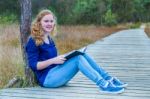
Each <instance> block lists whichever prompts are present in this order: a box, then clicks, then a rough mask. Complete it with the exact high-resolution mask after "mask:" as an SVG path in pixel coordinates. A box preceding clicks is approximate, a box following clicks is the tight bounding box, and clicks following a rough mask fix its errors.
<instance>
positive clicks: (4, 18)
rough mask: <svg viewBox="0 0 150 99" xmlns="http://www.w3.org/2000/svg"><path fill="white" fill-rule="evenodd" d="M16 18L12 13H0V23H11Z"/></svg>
mask: <svg viewBox="0 0 150 99" xmlns="http://www.w3.org/2000/svg"><path fill="white" fill-rule="evenodd" d="M16 20H17V16H16V15H14V14H8V15H7V14H4V15H0V24H3V23H13V22H15V21H16Z"/></svg>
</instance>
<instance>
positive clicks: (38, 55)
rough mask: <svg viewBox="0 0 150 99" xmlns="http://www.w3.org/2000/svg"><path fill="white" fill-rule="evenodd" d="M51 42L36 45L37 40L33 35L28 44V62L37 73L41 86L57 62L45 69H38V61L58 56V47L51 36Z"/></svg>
mask: <svg viewBox="0 0 150 99" xmlns="http://www.w3.org/2000/svg"><path fill="white" fill-rule="evenodd" d="M49 42H50V43H49V44H47V43H45V42H44V43H43V44H42V45H39V46H36V44H35V40H34V39H33V38H32V37H29V39H28V42H27V44H26V52H27V58H28V64H29V66H30V67H31V69H32V70H33V72H34V73H35V75H36V78H37V80H38V82H39V84H40V85H41V86H43V83H44V80H45V77H46V75H47V73H48V71H49V70H50V69H52V68H53V67H55V66H56V64H53V65H49V66H48V67H47V68H45V69H43V70H37V62H39V61H45V60H47V59H50V58H53V57H56V56H57V49H56V46H55V43H54V41H53V40H52V39H50V38H49Z"/></svg>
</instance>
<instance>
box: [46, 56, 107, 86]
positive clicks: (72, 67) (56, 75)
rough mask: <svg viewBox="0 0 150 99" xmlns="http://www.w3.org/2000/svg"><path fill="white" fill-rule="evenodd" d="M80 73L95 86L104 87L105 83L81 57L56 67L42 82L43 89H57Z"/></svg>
mask: <svg viewBox="0 0 150 99" xmlns="http://www.w3.org/2000/svg"><path fill="white" fill-rule="evenodd" d="M79 70H80V71H81V72H82V73H83V74H84V75H86V76H87V77H88V78H89V79H91V80H92V81H94V82H95V83H96V84H97V85H100V84H101V85H102V86H103V85H105V84H106V81H105V80H103V78H102V77H101V76H100V75H99V73H98V72H97V71H95V70H94V69H93V68H92V67H91V66H90V64H89V63H88V62H87V60H86V59H85V58H84V57H83V56H76V57H74V58H72V59H69V60H68V61H66V62H65V63H64V64H62V65H58V66H56V67H54V68H53V69H51V70H50V71H49V72H48V75H47V77H46V79H45V81H44V85H43V86H45V87H59V86H62V85H64V84H66V83H67V82H68V81H70V80H71V79H72V78H73V77H74V75H75V74H76V73H77V72H78V71H79Z"/></svg>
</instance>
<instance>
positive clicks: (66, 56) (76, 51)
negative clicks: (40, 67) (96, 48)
mask: <svg viewBox="0 0 150 99" xmlns="http://www.w3.org/2000/svg"><path fill="white" fill-rule="evenodd" d="M86 49H87V47H84V48H82V49H79V50H73V51H71V52H69V53H66V54H65V58H66V59H67V60H68V59H70V58H72V57H74V56H77V55H83V54H84V53H85V51H86Z"/></svg>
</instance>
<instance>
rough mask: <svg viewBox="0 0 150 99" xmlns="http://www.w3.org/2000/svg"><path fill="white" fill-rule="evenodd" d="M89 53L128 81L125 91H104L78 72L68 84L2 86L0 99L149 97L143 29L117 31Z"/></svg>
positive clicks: (149, 53) (148, 45)
mask: <svg viewBox="0 0 150 99" xmlns="http://www.w3.org/2000/svg"><path fill="white" fill-rule="evenodd" d="M87 53H88V54H90V55H91V56H93V58H94V59H95V60H96V62H97V63H98V64H99V65H101V66H102V67H103V68H104V69H105V70H107V71H108V72H109V73H110V74H112V75H115V76H117V77H118V78H119V79H121V80H122V81H124V82H127V83H128V84H129V86H128V87H127V89H125V92H124V93H122V94H119V95H110V94H102V93H100V92H99V89H98V88H97V87H96V86H95V84H93V82H92V81H90V80H88V79H87V78H86V77H84V76H83V75H82V74H81V73H80V72H79V73H78V74H77V75H76V76H75V77H74V78H73V80H71V81H70V82H69V84H68V85H67V86H65V87H61V88H57V89H53V88H52V89H49V88H41V87H34V88H10V89H2V90H0V99H150V39H149V38H148V37H147V36H146V34H145V33H144V31H143V29H134V30H124V31H120V32H118V33H115V34H113V35H111V36H109V37H106V38H105V39H103V40H99V41H97V42H95V43H94V44H91V45H89V46H88V50H87Z"/></svg>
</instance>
